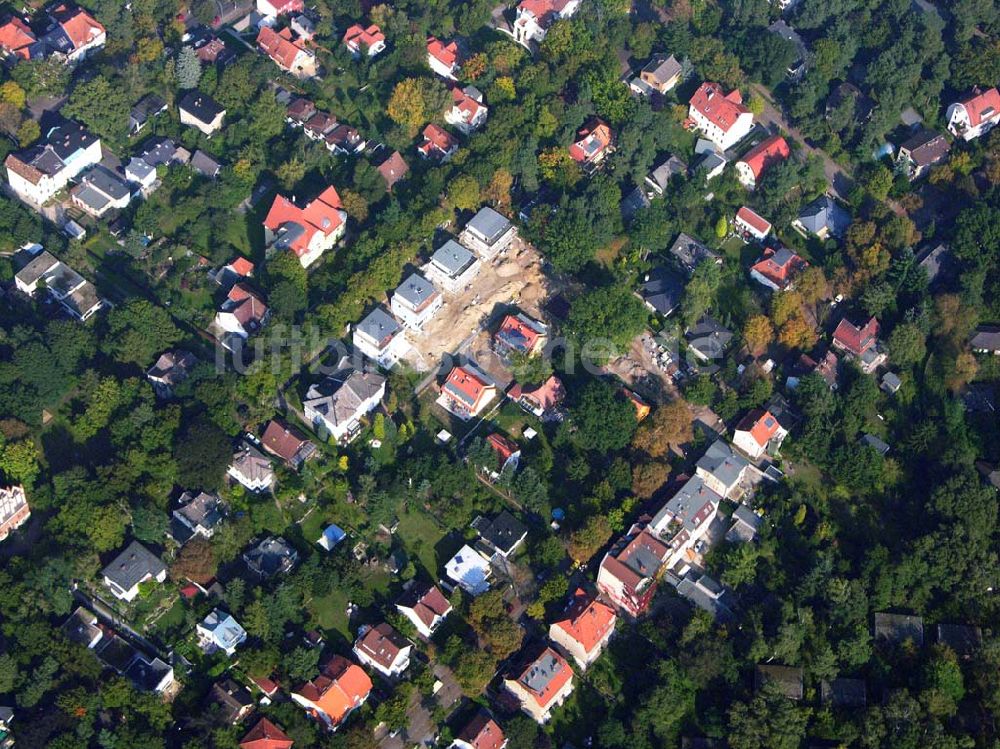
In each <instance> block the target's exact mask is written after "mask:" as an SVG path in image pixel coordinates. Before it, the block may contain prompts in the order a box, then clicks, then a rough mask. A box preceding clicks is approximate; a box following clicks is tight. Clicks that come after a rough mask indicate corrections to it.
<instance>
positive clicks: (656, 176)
mask: <svg viewBox="0 0 1000 749" xmlns="http://www.w3.org/2000/svg"><path fill="white" fill-rule="evenodd" d="M687 169H688V167H687V164H685V163H684V162H683V161H681V160H680V159H678V158H677V157H676V156H671V157H670V158H668V159H667V160H666V161H664V162H663V163H662V164H660V165H659V166H658V167H656V169H654V170H653V171H651V172H650V173H649V176H648V177H647V178H646V179H648V180H649V181H651V182H654V183H655V184H656V185H657V186H658V187H659V188H660V189H661V190H666V189H667V187H668V186H669V184H670V178H671V177H673V176H674V175H675V174H680V175H684V174H687Z"/></svg>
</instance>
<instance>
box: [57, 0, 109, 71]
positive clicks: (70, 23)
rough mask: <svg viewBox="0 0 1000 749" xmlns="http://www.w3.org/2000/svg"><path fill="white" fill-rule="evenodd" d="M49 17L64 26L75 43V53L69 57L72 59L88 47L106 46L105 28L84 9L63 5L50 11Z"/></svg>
mask: <svg viewBox="0 0 1000 749" xmlns="http://www.w3.org/2000/svg"><path fill="white" fill-rule="evenodd" d="M49 15H50V16H52V19H53V20H54V21H55V22H56V23H58V24H59V25H60V26H62V29H63V31H64V32H65V33H66V36H67V37H69V40H70V41H71V42H72V43H73V52H72V53H71V54H70V55H69V56H70V57H71V58H72V57H73V56H74V55H76V53H78V52H80V51H81V50H84V49H86V48H88V47H92V46H98V45H102V44H104V40H105V38H106V37H107V34H106V32H105V29H104V27H103V26H102V25H101V24H100V23H98V21H97V19H96V18H94V17H93V16H92V15H90V13H88V12H87V11H85V10H84V9H83V8H81V7H79V6H76V5H69V4H67V3H62V4H61V5H59V6H57V7H56V8H54V9H53V10H52V11H50V13H49Z"/></svg>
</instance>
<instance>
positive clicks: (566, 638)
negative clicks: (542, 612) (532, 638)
mask: <svg viewBox="0 0 1000 749" xmlns="http://www.w3.org/2000/svg"><path fill="white" fill-rule="evenodd" d="M563 617H564V618H562V619H559V620H558V621H555V622H553V623H552V625H551V626H550V627H549V639H550V640H552V642H553V643H554V644H555V645H556V646H557V647H558V648H560V649H561V650H562V651H563V652H564V653H566V655H568V656H570V657H571V658H573V660H575V661H576V665H578V666H579V667H580V669H581V670H584V671H585V670H586V669H587V667H588V666H589V665H590V664H591V663H593V662H594V661H595V660H597V658H598V656H599V655H600V654H601V652H602V651H603V650H604V648H605V646H606V645H607V644H608V641H609V640H610V639H611V636H612V635H613V634H614V632H615V622H616V621H617V620H618V616H617V615H616V614H615V611H614V609H612V608H611V607H610V606H606V605H605V604H603V603H601V602H600V601H599V600H598V599H596V598H594V597H593V596H591V595H588V594H587V592H586V591H584V590H583V589H582V588H577V589H576V591H575V592H574V593H573V597H572V598H571V599H570V601H569V603H568V604H567V606H566V609H565V611H564V612H563Z"/></svg>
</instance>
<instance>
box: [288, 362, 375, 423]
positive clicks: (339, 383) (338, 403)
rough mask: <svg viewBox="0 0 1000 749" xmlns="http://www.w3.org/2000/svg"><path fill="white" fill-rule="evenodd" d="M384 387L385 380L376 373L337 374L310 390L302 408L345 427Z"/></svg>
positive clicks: (354, 372)
mask: <svg viewBox="0 0 1000 749" xmlns="http://www.w3.org/2000/svg"><path fill="white" fill-rule="evenodd" d="M384 385H385V377H383V376H382V375H380V374H377V373H375V372H357V371H351V372H348V373H344V374H339V375H334V376H333V377H330V378H328V379H327V380H325V381H324V382H321V383H319V384H318V385H313V386H312V387H310V388H309V392H308V393H306V398H305V400H304V401H303V402H302V405H303V406H305V407H308V408H311V409H313V410H314V411H316V412H317V413H320V414H323V416H324V417H325V418H326V419H327V420H328V421H330V422H331V423H333V424H342V423H343V424H346V423H350V422H351V421H352V420H353V419H354V418H356V417H357V411H358V409H359V408H360V407H361V404H362V403H364V402H365V401H366V400H368V399H369V398H371V397H372V396H374V395H375V394H376V393H378V391H379V390H381V389H382V387H383V386H384Z"/></svg>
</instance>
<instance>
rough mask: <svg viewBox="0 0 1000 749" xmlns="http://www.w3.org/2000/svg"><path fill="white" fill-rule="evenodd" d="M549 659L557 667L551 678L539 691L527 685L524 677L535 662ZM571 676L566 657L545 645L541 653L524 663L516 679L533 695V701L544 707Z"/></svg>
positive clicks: (533, 666)
mask: <svg viewBox="0 0 1000 749" xmlns="http://www.w3.org/2000/svg"><path fill="white" fill-rule="evenodd" d="M550 659H551V660H552V661H555V663H556V664H557V665H556V668H557V669H558V670H557V672H556V673H555V674H553V676H552V678H551V679H549V680H548V681H547V682H546V683H545V686H544V687H543V688H542V690H541V691H538V690H535V689H532V688H531V687H529V686H528V684H527V683H526V678H527V676H528V674H529V673H530V672H531V671H532V669H534V668H536V664H538V663H540V662H548V661H550ZM572 678H573V669H572V668H571V667H570V665H569V663H567V662H566V659H565V658H563V657H562V656H561V655H559V653H557V652H556V651H555V650H553V649H552V648H550V647H546V648H545V649H544V650H542V652H541V653H539V654H538V656H537V657H536V658H534V659H533V660H532V661H531V662H530V663H528V664H526V665H525V667H524V668H523V669H522V671H521V673H520V674H519V675H518V677H517V681H518V682H519V683H520V684H521V686H522V687H523V688H524V689H525V690H526V691H527V692H529V693H530V694H531V695H532V697H534V699H535V702H537V703H538V706H539V707H542V708H544V707H546V706H547V705H548V704H549V703H550V702H552V700H553V699H555V697H556V695H557V694H558V693H559V691H560V690H561V689H562V688H563V687H564V686H565V685H566V683H567V682H569V681H570V679H572Z"/></svg>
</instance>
